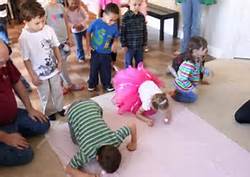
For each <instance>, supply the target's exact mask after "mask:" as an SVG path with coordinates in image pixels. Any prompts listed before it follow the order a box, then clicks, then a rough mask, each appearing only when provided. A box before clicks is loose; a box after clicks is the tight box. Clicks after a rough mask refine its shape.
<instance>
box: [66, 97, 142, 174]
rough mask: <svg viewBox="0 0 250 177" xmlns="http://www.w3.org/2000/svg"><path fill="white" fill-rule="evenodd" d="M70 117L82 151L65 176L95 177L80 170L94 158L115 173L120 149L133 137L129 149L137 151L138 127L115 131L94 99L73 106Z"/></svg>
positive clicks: (68, 113) (109, 171) (69, 111)
mask: <svg viewBox="0 0 250 177" xmlns="http://www.w3.org/2000/svg"><path fill="white" fill-rule="evenodd" d="M67 117H68V123H69V128H70V132H71V137H72V140H73V142H74V143H76V144H77V145H78V146H79V149H80V150H79V152H78V153H77V154H76V155H75V156H74V157H73V159H71V161H70V163H69V165H68V166H67V167H66V173H67V174H69V175H71V176H84V175H86V176H89V177H91V176H92V177H95V175H91V174H87V173H86V172H83V171H80V170H79V169H80V168H82V167H84V166H85V165H86V164H87V163H88V162H89V161H90V160H92V159H95V158H96V160H97V161H98V163H99V164H100V166H101V167H102V168H103V169H104V170H105V172H107V173H114V172H115V171H116V170H117V169H118V168H119V166H120V162H121V153H120V152H119V150H118V148H117V147H118V146H119V145H120V144H121V143H122V142H123V140H124V139H125V138H126V137H127V136H129V135H130V134H131V142H130V143H129V144H128V146H127V148H128V150H130V151H134V150H136V146H137V139H136V126H135V124H133V125H131V126H129V127H127V126H124V127H122V128H120V129H118V130H116V131H112V130H111V129H110V128H109V127H108V126H107V124H106V123H105V122H104V120H103V118H102V108H101V107H100V106H99V105H98V104H97V103H96V102H94V101H92V100H80V101H76V102H74V103H73V104H71V106H70V107H69V108H68V111H67Z"/></svg>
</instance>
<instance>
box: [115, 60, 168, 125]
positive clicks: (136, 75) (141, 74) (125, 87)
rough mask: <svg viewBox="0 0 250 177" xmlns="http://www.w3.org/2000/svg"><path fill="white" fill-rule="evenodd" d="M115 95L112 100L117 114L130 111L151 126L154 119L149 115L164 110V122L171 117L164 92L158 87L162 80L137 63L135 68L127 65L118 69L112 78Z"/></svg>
mask: <svg viewBox="0 0 250 177" xmlns="http://www.w3.org/2000/svg"><path fill="white" fill-rule="evenodd" d="M113 84H114V87H115V96H114V98H113V101H114V103H115V105H116V106H117V107H118V112H119V114H122V113H125V112H132V113H134V114H135V115H136V117H137V118H138V119H140V120H142V121H144V122H145V123H147V124H148V126H153V125H154V121H153V120H152V119H151V118H150V115H152V114H154V113H156V112H157V111H158V110H159V111H164V114H165V116H164V122H165V123H167V122H168V121H169V120H170V118H171V113H170V109H169V103H168V99H167V96H166V93H164V92H162V91H161V89H160V88H159V87H161V86H163V84H162V82H161V81H160V80H159V79H158V78H157V77H155V76H154V75H152V74H151V73H150V72H149V71H147V70H146V69H144V67H143V64H142V63H139V64H138V67H137V68H133V67H128V68H126V69H123V70H121V71H118V72H117V74H116V75H115V77H114V79H113Z"/></svg>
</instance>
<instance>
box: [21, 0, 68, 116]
mask: <svg viewBox="0 0 250 177" xmlns="http://www.w3.org/2000/svg"><path fill="white" fill-rule="evenodd" d="M21 16H22V19H23V20H24V23H25V27H24V28H23V30H22V33H21V35H20V38H19V43H20V48H21V52H22V55H23V58H24V64H25V66H26V69H27V70H28V73H29V75H30V77H31V80H32V83H33V84H34V85H35V86H37V89H38V94H39V96H40V100H41V104H42V109H43V113H44V114H46V115H47V116H49V118H50V120H55V119H56V113H57V112H58V113H59V114H60V115H61V116H63V115H64V110H63V93H62V87H61V81H60V76H59V72H60V71H61V64H62V59H61V55H60V52H59V49H58V46H59V45H60V43H59V42H58V40H57V37H56V34H55V32H54V30H53V29H52V28H51V27H49V26H47V25H45V11H44V9H43V8H42V6H41V5H40V4H39V3H38V2H35V1H32V2H26V3H24V4H23V5H22V10H21Z"/></svg>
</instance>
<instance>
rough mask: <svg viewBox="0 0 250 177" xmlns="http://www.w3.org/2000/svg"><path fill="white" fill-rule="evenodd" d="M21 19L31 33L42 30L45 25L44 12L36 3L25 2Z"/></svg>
mask: <svg viewBox="0 0 250 177" xmlns="http://www.w3.org/2000/svg"><path fill="white" fill-rule="evenodd" d="M21 17H22V19H23V21H24V23H25V24H26V25H27V26H28V29H29V30H30V31H32V32H37V31H40V30H42V29H43V27H44V25H45V11H44V9H43V7H42V6H41V4H40V3H38V2H36V1H31V2H30V1H27V2H25V3H24V4H23V5H22V7H21Z"/></svg>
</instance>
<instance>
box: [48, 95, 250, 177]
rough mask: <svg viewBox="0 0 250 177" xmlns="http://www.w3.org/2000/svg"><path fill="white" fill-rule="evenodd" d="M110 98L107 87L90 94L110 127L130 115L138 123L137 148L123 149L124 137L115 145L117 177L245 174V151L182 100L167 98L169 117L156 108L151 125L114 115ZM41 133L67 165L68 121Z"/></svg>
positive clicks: (248, 156) (249, 160)
mask: <svg viewBox="0 0 250 177" xmlns="http://www.w3.org/2000/svg"><path fill="white" fill-rule="evenodd" d="M111 98H112V93H111V94H105V95H102V96H98V97H95V98H94V100H96V101H97V102H98V103H99V104H100V105H101V106H102V107H103V110H104V118H105V120H106V122H107V123H108V125H110V127H111V128H112V129H114V130H115V129H117V128H118V127H120V126H122V125H124V124H127V123H128V122H131V121H133V122H136V124H137V128H138V149H137V150H136V151H134V152H128V151H127V149H126V144H127V143H128V141H129V139H127V140H126V142H125V143H123V144H122V145H121V147H120V150H121V152H122V156H123V159H122V163H121V166H120V168H119V170H118V171H117V173H116V174H115V176H116V177H118V176H119V177H129V176H131V177H153V176H155V177H185V176H186V177H201V176H202V177H249V164H250V153H249V152H248V151H246V150H244V149H243V148H241V147H240V146H239V145H238V144H236V143H235V142H233V141H232V140H230V139H229V138H227V137H226V136H225V135H224V134H222V133H220V132H219V131H217V130H216V129H215V128H213V127H212V126H210V125H209V124H208V123H206V122H205V121H204V120H202V119H201V118H200V117H198V116H197V115H195V114H193V113H192V112H191V111H189V110H188V109H187V108H185V107H184V106H183V105H181V104H178V103H175V102H171V103H172V107H173V109H172V116H173V119H172V122H171V123H170V124H169V125H166V124H164V123H163V120H162V119H161V118H160V116H161V115H159V114H157V115H155V117H154V119H155V122H156V123H155V126H154V127H152V128H150V127H148V126H147V125H146V124H145V123H142V122H141V121H139V120H137V119H135V118H134V117H133V115H132V114H124V115H118V114H117V113H116V108H115V106H114V105H113V104H112V102H111ZM46 137H47V140H48V141H49V143H50V145H51V147H52V149H53V150H54V151H55V152H56V154H57V155H58V157H59V159H60V161H61V162H62V164H63V165H66V164H67V163H68V162H69V160H70V158H71V157H72V156H73V154H74V153H75V152H76V151H77V147H76V146H75V145H74V144H73V143H72V141H71V139H70V135H69V130H68V126H67V123H56V124H54V125H53V126H52V128H51V129H50V131H49V133H48V135H47V136H46ZM93 168H94V170H96V169H95V168H96V167H93ZM90 169H91V168H90ZM90 171H91V170H90Z"/></svg>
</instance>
